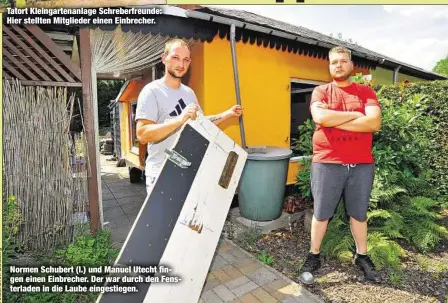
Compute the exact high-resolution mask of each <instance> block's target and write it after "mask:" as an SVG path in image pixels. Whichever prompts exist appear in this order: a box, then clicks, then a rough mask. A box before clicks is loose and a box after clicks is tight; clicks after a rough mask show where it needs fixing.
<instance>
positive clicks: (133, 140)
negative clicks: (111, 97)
mask: <svg viewBox="0 0 448 303" xmlns="http://www.w3.org/2000/svg"><path fill="white" fill-rule="evenodd" d="M136 111H137V101H134V102H132V103H131V105H130V115H129V116H130V117H129V125H130V126H131V147H138V139H137V123H136V122H135V113H136Z"/></svg>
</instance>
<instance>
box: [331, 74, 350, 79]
mask: <svg viewBox="0 0 448 303" xmlns="http://www.w3.org/2000/svg"><path fill="white" fill-rule="evenodd" d="M349 78H350V73H348V74H345V75H343V76H339V77H336V76H333V79H334V80H336V81H345V80H347V79H349Z"/></svg>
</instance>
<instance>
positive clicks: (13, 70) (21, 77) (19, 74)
mask: <svg viewBox="0 0 448 303" xmlns="http://www.w3.org/2000/svg"><path fill="white" fill-rule="evenodd" d="M3 67H4V68H5V69H6V70H7V71H10V72H11V73H12V74H13V75H14V76H15V77H17V79H19V80H26V79H25V77H24V76H23V75H22V74H21V73H19V71H18V70H16V69H15V68H14V67H13V66H12V65H11V64H9V63H8V61H6V60H3Z"/></svg>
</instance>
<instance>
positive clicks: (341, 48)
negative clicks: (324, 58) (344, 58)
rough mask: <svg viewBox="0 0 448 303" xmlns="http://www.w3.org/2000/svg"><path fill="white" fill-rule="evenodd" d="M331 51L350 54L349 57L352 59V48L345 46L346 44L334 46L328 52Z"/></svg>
mask: <svg viewBox="0 0 448 303" xmlns="http://www.w3.org/2000/svg"><path fill="white" fill-rule="evenodd" d="M331 53H339V54H341V53H342V54H344V53H345V54H348V58H349V59H350V60H352V52H351V50H349V49H348V48H346V47H344V46H336V47H333V48H332V49H330V51H329V52H328V55H330V54H331Z"/></svg>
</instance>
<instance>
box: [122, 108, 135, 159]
mask: <svg viewBox="0 0 448 303" xmlns="http://www.w3.org/2000/svg"><path fill="white" fill-rule="evenodd" d="M121 105H122V111H121V114H120V134H121V156H122V157H123V158H126V160H127V161H130V162H131V163H133V164H134V165H136V166H138V165H139V160H138V155H136V154H134V153H132V152H131V143H130V140H131V139H130V121H129V118H130V117H129V110H130V103H129V102H122V103H121Z"/></svg>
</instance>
